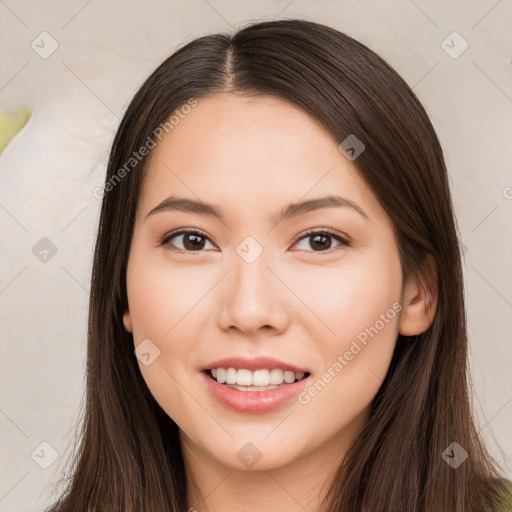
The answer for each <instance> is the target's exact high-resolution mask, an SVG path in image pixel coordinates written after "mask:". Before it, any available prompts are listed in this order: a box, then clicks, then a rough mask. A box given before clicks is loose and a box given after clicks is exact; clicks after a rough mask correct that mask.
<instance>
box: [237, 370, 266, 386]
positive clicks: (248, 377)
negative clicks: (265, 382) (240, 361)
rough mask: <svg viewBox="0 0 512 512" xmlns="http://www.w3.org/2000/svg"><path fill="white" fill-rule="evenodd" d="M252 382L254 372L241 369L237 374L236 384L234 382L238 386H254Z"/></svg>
mask: <svg viewBox="0 0 512 512" xmlns="http://www.w3.org/2000/svg"><path fill="white" fill-rule="evenodd" d="M252 381H253V378H252V372H251V371H250V370H244V369H241V370H238V371H237V372H236V382H233V384H238V385H239V386H252ZM260 385H261V384H260Z"/></svg>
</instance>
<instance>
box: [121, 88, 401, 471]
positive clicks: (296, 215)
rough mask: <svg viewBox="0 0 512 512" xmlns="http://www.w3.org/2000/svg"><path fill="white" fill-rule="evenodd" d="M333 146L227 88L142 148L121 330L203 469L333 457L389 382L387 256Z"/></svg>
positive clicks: (393, 252) (391, 255) (279, 109)
mask: <svg viewBox="0 0 512 512" xmlns="http://www.w3.org/2000/svg"><path fill="white" fill-rule="evenodd" d="M356 135H357V134H356ZM340 142H342V141H336V140H334V139H333V138H332V137H331V136H330V135H329V134H328V133H327V132H326V131H325V130H323V129H322V128H321V127H320V125H319V124H317V123H316V122H315V121H314V120H313V119H312V118H311V117H309V116H308V115H307V114H306V113H305V112H303V111H302V110H301V109H299V108H298V107H295V106H293V105H290V104H288V103H286V102H284V101H283V100H279V99H276V98H272V97H259V98H248V97H240V96H238V95H231V94H229V95H218V96H215V97H211V98H208V99H200V100H199V101H198V104H197V106H195V107H194V108H192V109H191V111H190V113H188V114H187V115H185V116H183V118H181V119H180V120H179V123H177V124H175V125H174V127H173V129H172V130H171V131H170V132H169V133H168V134H167V135H166V136H165V137H164V138H163V139H162V140H161V142H159V143H158V145H157V147H156V148H155V149H153V150H152V152H151V155H150V160H149V161H148V162H147V164H148V165H147V169H146V172H147V175H146V180H145V185H144V187H143V190H142V192H141V196H140V200H139V204H138V212H137V217H136V224H135V231H134V235H133V241H132V246H131V252H130V257H129V262H128V270H127V288H128V302H129V313H128V314H127V315H126V319H127V325H128V326H129V329H130V330H132V332H133V335H134V343H135V347H137V355H138V360H139V366H140V370H141V372H142V375H143V377H144V379H145V381H146V383H147V385H148V387H149V389H150V391H151V393H152V394H153V396H154V397H155V399H156V400H157V401H158V403H159V404H160V406H161V407H162V408H163V409H164V410H165V411H166V412H167V414H168V415H169V416H170V417H171V418H172V419H173V420H174V421H175V422H176V423H177V424H178V425H179V427H180V429H181V431H182V442H183V443H184V444H185V447H186V448H187V449H188V450H190V451H191V452H193V453H195V454H196V455H198V456H200V457H203V458H204V459H205V460H210V461H214V462H215V463H217V464H218V463H220V464H222V465H223V466H226V467H230V468H239V469H244V468H246V469H250V468H251V467H254V468H255V469H272V468H277V467H280V466H285V465H287V464H289V463H292V462H294V461H297V460H298V459H301V458H303V457H306V456H312V455H313V454H314V453H320V452H322V453H324V454H331V455H332V456H335V455H337V454H339V453H340V450H342V447H344V446H346V443H347V442H348V440H349V439H351V438H353V436H354V435H356V434H357V432H358V431H359V429H360V428H361V426H362V424H363V423H364V420H365V418H366V414H367V411H368V407H369V404H370V402H371V401H372V399H373V398H374V396H375V394H376V393H377V391H378V389H379V387H380V385H381V383H382V380H383V378H384V376H385V375H386V372H387V370H388V366H389V364H390V360H391V357H392V353H393V349H394V346H395V341H396V337H397V334H398V331H399V318H400V313H399V311H400V309H401V305H400V301H401V298H402V284H403V283H402V274H401V267H400V261H399V254H398V250H397V246H396V243H395V238H394V235H393V228H392V224H391V221H390V219H389V218H388V216H387V215H386V213H385V211H384V210H383V208H382V207H381V206H380V204H379V203H378V201H377V199H376V197H375V196H374V194H373V193H372V191H371V190H370V189H369V187H368V186H367V185H366V184H365V182H363V180H362V179H361V178H360V176H359V175H358V173H357V172H356V170H355V168H354V166H353V164H352V162H351V161H349V160H348V159H347V158H346V157H345V156H344V154H343V153H342V152H341V151H340V149H339V148H338V145H339V143H340ZM355 163H357V160H356V162H355ZM327 196H333V197H334V196H336V197H338V198H341V199H339V200H337V201H336V200H332V201H331V202H330V203H323V202H321V201H319V200H321V199H322V198H326V197H327ZM170 197H172V200H174V201H176V200H182V201H186V202H182V203H181V206H180V205H179V204H177V203H173V202H172V201H171V200H170V199H169V198H170ZM314 201H318V202H317V203H315V202H314ZM202 202H204V203H208V205H212V206H213V207H214V208H213V210H212V209H210V207H206V206H201V205H200V203H202ZM303 202H305V205H306V206H302V207H299V206H292V205H294V204H296V203H303ZM173 204H174V206H173ZM315 206H316V207H315ZM320 206H322V207H320ZM212 212H217V213H218V214H219V216H216V215H214V214H213V213H212ZM282 214H283V215H282ZM281 215H282V217H281ZM185 230H186V231H198V232H200V234H199V235H198V234H197V233H192V234H190V233H189V234H183V233H182V231H185ZM326 230H329V231H332V232H333V234H330V233H327V234H326V233H325V231H326ZM173 232H174V233H175V234H174V235H172V236H170V235H171V233H173ZM178 232H181V233H178ZM139 345H140V346H139ZM228 359H229V360H228ZM217 368H221V369H220V370H217V371H216V372H215V371H214V372H213V373H214V374H216V375H217V378H218V379H219V380H220V381H222V380H224V379H227V380H228V382H231V384H230V385H227V384H226V383H223V384H222V383H219V382H217V381H216V380H214V379H213V378H212V376H211V373H210V370H216V369H217ZM229 368H231V369H229ZM239 370H242V371H239ZM244 370H245V371H244ZM293 370H295V371H293ZM292 372H293V373H292ZM301 373H304V378H302V380H299V381H296V382H295V383H291V382H287V381H292V380H293V379H297V378H300V377H301ZM308 374H309V376H308ZM235 379H237V380H236V382H237V384H236V385H238V386H241V387H240V389H236V388H234V386H235V384H233V382H234V380H235ZM283 379H284V380H283ZM280 381H281V382H282V384H280V385H278V383H279V382H280ZM270 382H272V383H273V384H271V385H269V383H270ZM249 385H253V386H258V387H257V388H256V389H257V390H250V389H249V388H248V387H247V386H249ZM253 389H254V388H253ZM306 460H307V459H306Z"/></svg>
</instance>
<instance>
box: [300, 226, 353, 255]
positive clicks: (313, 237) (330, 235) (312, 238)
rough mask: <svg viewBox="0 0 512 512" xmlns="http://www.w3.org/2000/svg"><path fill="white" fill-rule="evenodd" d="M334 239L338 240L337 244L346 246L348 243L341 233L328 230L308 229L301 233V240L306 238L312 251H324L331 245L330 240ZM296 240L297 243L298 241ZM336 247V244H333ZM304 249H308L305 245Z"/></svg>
mask: <svg viewBox="0 0 512 512" xmlns="http://www.w3.org/2000/svg"><path fill="white" fill-rule="evenodd" d="M333 239H334V240H336V241H337V242H338V246H342V247H343V246H348V245H349V243H348V241H347V240H345V239H344V238H343V237H342V236H341V235H339V234H337V233H335V232H331V231H330V230H328V231H326V230H323V231H310V232H308V233H306V234H305V235H303V236H302V237H301V238H300V239H299V242H300V241H301V240H308V241H309V246H310V247H311V248H312V249H313V252H326V251H327V250H328V249H330V248H331V247H332V245H333V242H332V240H333ZM299 242H297V243H299ZM335 247H336V245H335ZM304 250H310V249H308V248H307V247H306V248H305V249H304Z"/></svg>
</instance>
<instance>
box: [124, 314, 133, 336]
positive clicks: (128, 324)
mask: <svg viewBox="0 0 512 512" xmlns="http://www.w3.org/2000/svg"><path fill="white" fill-rule="evenodd" d="M123 325H124V329H125V331H127V332H133V326H132V317H131V315H130V310H129V309H127V310H126V311H125V312H124V315H123Z"/></svg>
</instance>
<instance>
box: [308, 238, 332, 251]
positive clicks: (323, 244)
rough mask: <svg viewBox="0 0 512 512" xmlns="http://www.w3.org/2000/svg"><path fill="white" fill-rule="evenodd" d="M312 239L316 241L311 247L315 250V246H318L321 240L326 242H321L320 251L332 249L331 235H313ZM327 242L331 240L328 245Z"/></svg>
mask: <svg viewBox="0 0 512 512" xmlns="http://www.w3.org/2000/svg"><path fill="white" fill-rule="evenodd" d="M310 238H311V239H312V240H314V242H312V243H311V247H313V248H315V245H317V243H318V240H319V239H323V240H324V242H323V243H322V242H320V244H319V247H317V248H319V249H329V248H330V247H331V236H330V235H323V234H315V235H311V236H310ZM325 240H329V242H328V243H327V244H326V243H325Z"/></svg>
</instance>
